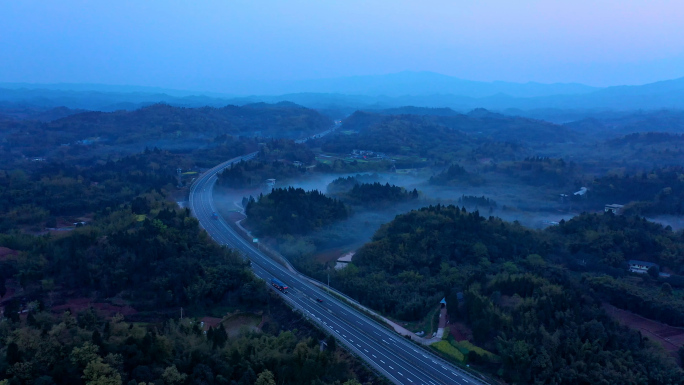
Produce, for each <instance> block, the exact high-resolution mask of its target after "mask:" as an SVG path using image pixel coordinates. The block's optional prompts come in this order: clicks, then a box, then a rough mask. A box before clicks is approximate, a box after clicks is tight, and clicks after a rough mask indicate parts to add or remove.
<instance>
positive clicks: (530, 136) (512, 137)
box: [343, 109, 579, 143]
mask: <svg viewBox="0 0 684 385" xmlns="http://www.w3.org/2000/svg"><path fill="white" fill-rule="evenodd" d="M407 111H410V110H407ZM416 112H421V111H420V110H417V111H416ZM416 118H421V119H422V120H423V121H424V122H426V123H427V122H429V123H430V124H436V125H443V126H445V127H448V128H450V129H453V130H459V131H462V132H465V133H467V134H471V135H474V136H476V137H478V138H488V139H492V140H496V141H513V142H527V143H559V142H567V141H574V140H577V139H578V138H579V137H578V136H577V134H575V133H574V132H572V131H571V130H569V129H567V128H566V127H563V126H560V125H557V124H553V123H549V122H545V121H541V120H534V119H528V118H522V117H516V116H507V115H501V114H495V113H491V112H489V111H487V110H484V109H476V110H473V111H471V112H470V113H468V114H467V115H462V114H453V115H452V114H446V115H444V116H439V115H437V114H430V113H427V112H426V113H422V112H421V113H416V114H401V115H386V114H382V113H369V112H361V111H357V112H355V113H354V114H352V115H351V116H349V117H348V118H347V119H345V120H344V122H343V128H344V129H345V130H354V131H359V132H362V131H364V130H372V129H373V127H374V126H376V125H381V124H383V123H387V122H389V121H392V120H415V119H416Z"/></svg>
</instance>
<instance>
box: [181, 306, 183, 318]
mask: <svg viewBox="0 0 684 385" xmlns="http://www.w3.org/2000/svg"><path fill="white" fill-rule="evenodd" d="M181 319H183V308H181Z"/></svg>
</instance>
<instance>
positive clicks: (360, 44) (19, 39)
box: [0, 0, 684, 92]
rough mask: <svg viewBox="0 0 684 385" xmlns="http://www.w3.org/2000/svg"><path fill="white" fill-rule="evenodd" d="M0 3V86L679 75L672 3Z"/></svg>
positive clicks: (682, 31) (682, 15)
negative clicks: (421, 74)
mask: <svg viewBox="0 0 684 385" xmlns="http://www.w3.org/2000/svg"><path fill="white" fill-rule="evenodd" d="M0 2H1V3H2V5H1V6H0V82H29V83H58V82H70V83H103V84H116V85H142V86H158V87H166V88H178V89H192V90H210V91H220V92H229V91H230V90H229V87H228V85H229V84H230V82H231V81H235V80H242V81H244V80H262V81H263V80H285V79H292V80H300V79H311V78H328V77H339V76H350V75H374V74H387V73H395V72H400V71H404V70H411V71H434V72H438V73H442V74H446V75H451V76H455V77H459V78H463V79H470V80H483V81H493V80H504V81H515V82H527V81H538V82H545V83H549V82H580V83H585V84H589V85H595V86H607V85H618V84H643V83H648V82H653V81H658V80H665V79H672V78H678V77H683V76H684V27H682V25H683V23H684V1H682V0H675V1H660V0H546V1H530V0H515V1H513V0H478V1H475V0H471V1H426V0H423V1H398V0H376V1H367V0H366V1H355V0H344V1H321V0H317V1H261V0H251V1H236V0H217V1H172V0H163V1H161V0H133V1H127V0H117V1H83V0H81V1H79V0H62V1H31V0H21V1H12V0H0Z"/></svg>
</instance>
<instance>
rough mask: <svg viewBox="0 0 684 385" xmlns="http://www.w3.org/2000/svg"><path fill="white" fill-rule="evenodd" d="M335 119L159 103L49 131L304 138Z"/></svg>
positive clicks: (126, 136) (120, 137)
mask: <svg viewBox="0 0 684 385" xmlns="http://www.w3.org/2000/svg"><path fill="white" fill-rule="evenodd" d="M331 125H332V122H331V121H330V119H328V118H326V117H324V116H323V115H321V114H319V113H318V112H316V111H314V110H311V109H307V108H304V107H298V106H293V105H291V104H285V105H278V104H275V105H269V104H262V105H250V106H244V107H238V106H232V105H229V106H225V107H223V108H213V107H202V108H182V107H173V106H169V105H166V104H155V105H152V106H149V107H145V108H141V109H138V110H135V111H116V112H84V113H81V114H76V115H72V116H69V117H66V118H63V119H58V120H56V121H53V122H51V123H49V124H47V125H46V126H45V129H48V130H58V131H63V132H65V133H76V132H78V133H83V134H87V136H101V137H104V138H106V139H108V140H110V141H118V142H133V141H136V140H140V139H148V138H152V137H163V136H168V135H187V134H189V133H190V134H194V135H206V136H209V137H213V136H216V135H218V134H229V135H249V136H252V135H255V133H256V132H260V136H280V137H294V138H297V137H302V136H307V135H310V134H313V133H316V132H320V131H323V130H325V129H327V128H329V127H330V126H331Z"/></svg>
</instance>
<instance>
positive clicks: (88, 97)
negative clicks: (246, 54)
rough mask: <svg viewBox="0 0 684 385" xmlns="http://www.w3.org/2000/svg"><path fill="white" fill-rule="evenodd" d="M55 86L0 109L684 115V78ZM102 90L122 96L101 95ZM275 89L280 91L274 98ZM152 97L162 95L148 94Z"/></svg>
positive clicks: (402, 77)
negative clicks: (206, 89)
mask: <svg viewBox="0 0 684 385" xmlns="http://www.w3.org/2000/svg"><path fill="white" fill-rule="evenodd" d="M22 86H25V85H22ZM35 86H36V87H41V85H35ZM58 86H59V85H46V86H45V88H38V89H28V88H25V87H24V88H22V87H19V86H18V85H17V84H11V87H10V88H3V84H2V83H0V104H1V103H3V102H4V103H12V104H14V105H23V106H26V107H37V106H39V107H47V108H54V107H59V106H65V107H68V108H72V109H88V110H100V111H115V110H120V109H126V110H131V109H136V108H140V107H144V106H147V105H150V104H154V103H159V102H164V103H167V104H171V105H174V106H180V107H201V106H212V107H222V106H225V105H228V104H233V105H245V104H252V103H259V102H265V103H278V102H284V101H288V102H292V103H296V104H299V105H302V106H306V107H308V108H316V109H326V110H339V111H343V112H344V113H346V114H348V113H351V112H353V111H354V110H356V109H363V110H381V109H391V108H405V106H414V107H419V108H423V107H429V108H451V109H453V110H455V111H457V112H465V111H470V110H472V109H475V108H486V109H488V110H492V111H503V110H507V109H518V110H521V111H530V110H542V109H558V110H573V109H574V110H618V111H624V110H638V109H645V110H656V109H663V108H668V109H684V78H679V79H672V80H665V81H660V82H655V83H650V84H645V85H639V86H615V87H606V88H595V87H590V86H585V85H582V84H576V83H557V84H541V83H524V84H523V83H507V82H491V83H487V82H475V81H469V80H462V79H458V78H454V77H450V76H445V75H440V74H435V73H431V72H401V73H398V74H390V75H382V76H358V77H349V78H336V79H322V80H311V81H293V82H269V84H268V85H265V83H263V82H262V83H258V84H257V83H253V84H251V87H252V88H250V89H251V90H253V92H252V93H251V95H252V96H241V97H235V96H232V95H228V94H215V93H203V92H195V93H193V92H190V91H178V90H169V92H163V91H161V90H160V91H159V92H141V90H143V89H147V88H145V87H139V88H136V87H131V88H130V89H131V90H135V91H132V92H125V91H126V90H127V89H128V88H127V87H122V86H121V87H120V86H102V87H100V86H98V85H92V87H94V88H98V87H100V88H99V90H98V89H95V90H87V88H88V86H87V85H83V87H82V88H79V87H73V85H71V86H69V87H71V88H70V89H66V90H61V89H59V88H58ZM248 86H250V85H249V84H246V83H245V84H242V85H240V84H238V85H236V86H235V88H231V89H230V91H231V93H232V94H240V93H242V92H239V91H240V87H248ZM107 87H110V88H107ZM269 87H270V88H269ZM105 89H109V90H112V89H115V90H118V91H117V92H113V91H103V90H105ZM245 89H246V88H245ZM278 90H280V91H283V92H282V93H278V94H269V92H275V91H278ZM150 91H157V89H151V88H150Z"/></svg>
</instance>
